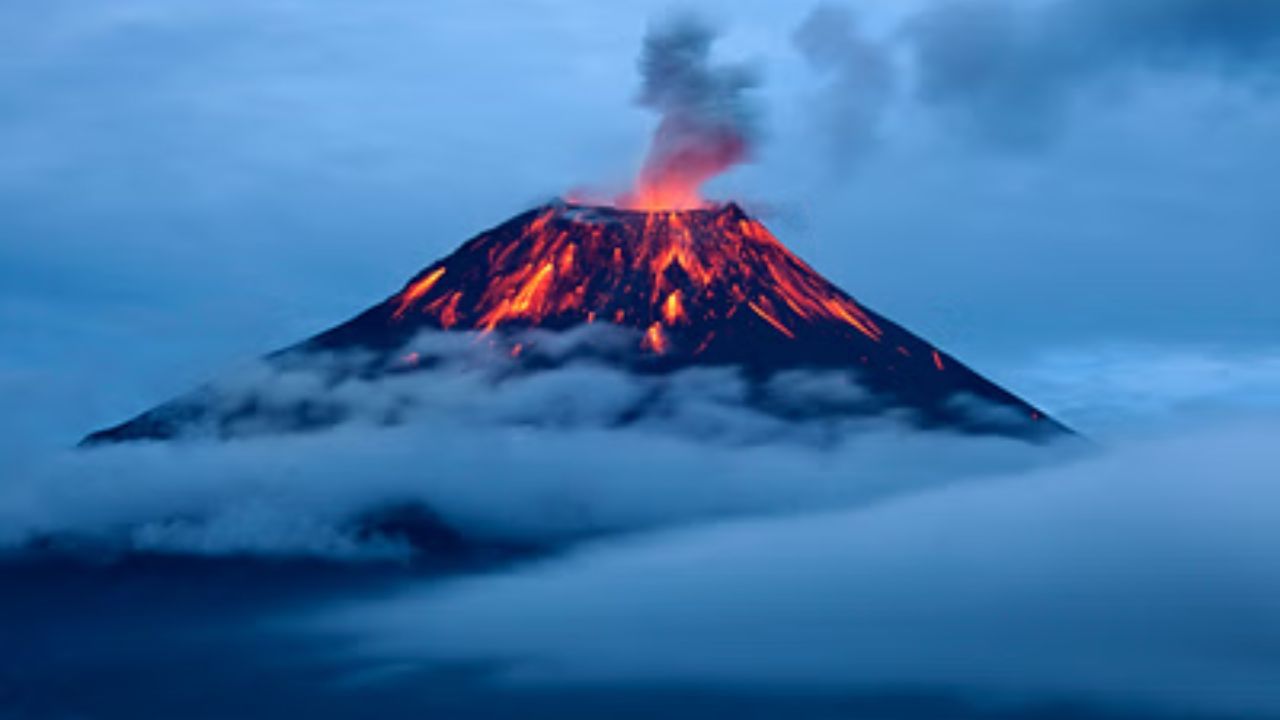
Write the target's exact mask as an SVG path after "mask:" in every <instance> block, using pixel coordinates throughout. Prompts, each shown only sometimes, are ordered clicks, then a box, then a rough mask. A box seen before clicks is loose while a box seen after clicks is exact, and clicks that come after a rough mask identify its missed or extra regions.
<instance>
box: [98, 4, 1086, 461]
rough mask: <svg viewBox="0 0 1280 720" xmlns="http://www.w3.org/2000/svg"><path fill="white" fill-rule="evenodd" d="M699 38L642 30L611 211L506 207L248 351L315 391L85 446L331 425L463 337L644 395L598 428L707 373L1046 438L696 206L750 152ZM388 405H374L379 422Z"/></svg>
mask: <svg viewBox="0 0 1280 720" xmlns="http://www.w3.org/2000/svg"><path fill="white" fill-rule="evenodd" d="M713 40H714V33H713V32H711V31H710V30H709V29H708V28H707V27H706V26H704V25H702V24H700V23H698V22H696V21H694V20H691V19H688V18H684V19H678V20H677V21H676V22H674V23H672V24H669V25H665V26H661V27H658V28H656V29H655V30H654V31H652V32H651V33H650V35H649V36H648V37H647V38H646V40H645V46H644V51H643V53H642V55H641V61H640V69H641V74H642V76H643V85H642V89H641V93H640V95H639V97H638V98H637V100H638V102H639V104H640V105H642V106H644V107H646V108H649V109H651V110H654V111H656V112H657V113H658V114H659V115H660V120H659V122H658V125H657V129H656V132H655V133H654V137H653V141H652V144H651V146H650V149H649V153H648V156H647V159H646V160H645V163H644V166H643V168H642V169H641V171H640V174H639V177H638V179H637V182H636V187H635V189H634V190H633V191H631V192H630V193H627V194H625V195H624V196H622V197H621V198H619V199H618V202H617V204H616V206H615V205H608V206H598V205H586V204H578V203H570V202H563V201H557V202H554V203H551V204H548V205H546V206H544V207H540V208H535V209H533V210H530V211H528V212H525V213H523V214H521V215H518V216H516V217H514V218H512V219H510V220H508V221H507V222H504V223H502V224H501V225H498V226H497V227H495V228H493V229H491V230H488V231H486V232H483V233H481V234H480V235H478V236H476V237H475V238H473V239H471V240H469V241H468V242H466V243H465V244H463V245H462V247H460V248H459V249H458V250H457V251H455V252H454V253H453V254H451V255H449V256H448V257H445V258H444V259H442V260H440V261H438V262H436V263H435V264H433V265H431V266H429V267H427V268H426V269H425V270H423V271H422V272H420V273H419V274H418V275H417V276H415V277H414V278H413V279H412V280H410V281H409V283H408V284H407V285H406V286H405V287H404V289H403V290H401V291H400V292H398V293H396V294H394V295H392V296H391V297H389V298H387V299H386V300H384V301H383V302H381V303H379V304H378V305H375V306H373V307H372V308H370V309H368V310H366V311H365V312H363V313H361V314H360V315H359V316H357V317H355V318H354V319H352V320H350V321H348V322H346V323H343V324H341V325H339V326H337V327H335V328H333V329H331V330H328V331H326V332H324V333H321V334H320V335H317V336H316V337H314V338H312V339H310V340H308V341H306V342H304V343H301V344H300V345H297V346H295V347H292V348H289V349H287V350H284V351H281V352H279V353H276V354H274V355H272V356H270V357H269V358H268V359H267V362H268V363H269V364H270V365H271V366H272V367H274V368H280V369H297V368H299V367H304V368H310V369H311V370H312V371H313V374H314V375H319V376H321V377H322V381H321V382H319V383H317V384H315V387H314V390H315V395H314V396H304V397H300V398H298V397H294V398H292V399H290V400H289V401H287V402H283V403H282V402H280V401H279V398H278V393H273V392H272V391H271V388H255V389H252V391H251V392H249V393H247V394H245V395H243V396H240V397H236V398H230V399H229V398H227V397H224V395H225V393H220V392H219V391H218V390H216V389H215V388H212V387H210V388H203V389H201V390H199V391H196V392H195V393H192V394H191V395H189V396H186V397H182V398H179V399H177V400H174V401H172V402H169V403H166V404H165V405H162V406H160V407H158V408H156V409H154V410H151V411H149V412H146V413H143V414H142V415H140V416H138V417H137V418H134V419H133V420H130V421H129V422H126V423H124V424H122V425H119V426H116V427H113V428H109V429H106V430H102V431H99V432H97V433H94V434H93V435H90V436H89V437H88V438H87V439H86V442H89V443H95V442H104V441H120V440H133V439H142V438H170V437H175V436H179V435H183V434H184V433H185V432H186V431H187V430H188V429H190V428H192V427H196V426H198V427H201V428H203V430H204V431H205V432H206V434H207V433H209V432H212V433H213V434H214V435H216V436H220V437H231V436H237V435H240V434H244V433H245V432H247V431H246V430H245V428H246V427H248V428H252V429H253V431H255V432H260V431H262V429H263V428H264V427H271V428H274V429H285V430H289V429H309V428H315V427H319V426H325V425H331V424H334V423H337V422H341V421H342V420H343V419H345V417H346V415H347V411H346V410H345V409H344V407H343V406H342V404H341V403H338V402H336V401H335V400H334V398H333V397H332V396H333V395H335V394H340V393H335V392H333V390H334V388H335V387H336V386H338V385H340V384H341V383H342V382H344V379H348V378H350V377H352V376H356V377H358V378H360V379H361V380H362V381H367V380H377V379H378V378H387V377H394V378H398V377H400V376H403V375H404V374H406V373H412V372H424V373H425V372H435V373H437V374H441V375H445V376H447V371H448V368H447V367H446V366H447V365H448V362H446V360H447V358H444V357H441V356H439V355H438V354H435V353H433V351H431V350H429V349H418V348H417V347H416V346H415V345H414V341H415V339H416V338H420V337H422V336H423V335H424V334H433V335H437V336H438V335H448V336H451V337H458V336H461V335H463V334H466V333H469V334H470V335H471V336H473V337H474V342H475V344H476V345H477V346H480V347H483V348H487V349H489V350H493V351H495V354H496V355H499V356H500V357H502V358H503V361H504V363H506V364H507V365H506V366H504V369H503V371H502V372H501V373H499V374H498V375H495V376H494V378H493V383H494V385H496V384H498V383H501V382H504V381H506V380H507V379H509V378H510V377H511V376H512V375H515V376H519V375H526V376H527V375H533V374H536V373H539V372H542V371H547V370H555V369H560V368H562V367H563V366H565V365H566V364H570V363H573V362H579V361H582V362H588V363H594V364H596V365H605V366H607V367H610V368H613V369H614V370H617V371H619V372H623V373H626V374H627V376H628V377H635V378H640V379H643V380H644V381H645V382H646V383H648V385H649V386H653V387H652V388H651V390H652V391H651V392H646V393H645V394H644V397H643V398H642V399H641V400H639V401H637V403H635V404H634V406H628V407H625V408H623V409H621V410H620V411H619V412H618V413H616V414H615V415H614V416H612V417H609V418H608V419H607V421H608V422H609V423H611V424H614V425H623V424H627V423H630V422H635V421H637V420H638V419H641V418H645V417H648V416H652V415H653V414H654V413H659V412H661V409H662V407H663V406H664V402H662V401H660V399H655V398H658V396H660V395H662V393H663V392H664V390H663V387H662V385H661V379H662V378H671V377H674V376H677V375H679V373H680V371H683V370H689V369H693V368H704V367H711V368H719V369H721V370H727V371H729V372H730V373H732V374H735V375H736V376H737V377H738V378H739V379H740V380H741V381H742V382H743V383H744V384H745V386H746V391H745V394H744V395H743V396H742V397H741V398H740V400H741V404H742V405H743V406H745V409H747V410H750V411H752V412H760V413H765V414H768V415H770V416H772V417H773V418H775V419H782V420H784V421H788V422H790V421H795V422H799V423H804V422H810V421H818V422H822V421H824V420H827V419H831V418H836V419H849V418H867V417H883V416H892V417H894V418H898V419H904V420H906V421H909V422H912V423H914V424H916V425H919V426H922V427H926V428H945V429H950V430H958V431H963V432H976V433H999V434H1005V435H1014V436H1019V437H1029V438H1038V437H1044V436H1048V435H1052V434H1054V433H1059V432H1063V431H1064V430H1065V429H1064V428H1063V427H1062V426H1061V425H1059V424H1057V423H1056V422H1054V421H1052V420H1049V419H1048V418H1046V417H1045V415H1044V414H1043V413H1042V412H1040V411H1039V410H1037V409H1035V408H1033V407H1032V406H1030V405H1028V404H1027V403H1025V402H1023V401H1022V400H1020V399H1018V398H1017V397H1015V396H1013V395H1012V394H1010V393H1009V392H1007V391H1005V390H1003V389H1001V388H999V387H997V386H996V385H994V384H992V383H991V382H989V381H987V380H985V379H984V378H982V377H981V376H979V375H977V374H976V373H974V372H973V371H971V370H969V369H968V368H967V367H965V366H964V365H963V364H961V363H960V362H959V361H958V360H956V359H955V358H953V357H951V356H950V355H948V354H946V353H944V352H943V351H941V350H939V349H938V348H936V347H934V346H932V345H930V344H929V343H926V342H925V341H923V340H921V339H920V338H918V337H916V336H915V335H912V334H911V333H910V332H908V331H906V330H904V329H903V328H901V327H899V326H898V325H896V324H894V323H893V322H890V321H889V320H887V319H885V318H883V317H881V316H880V315H877V314H876V313H874V312H872V311H871V310H869V309H867V308H866V307H864V306H862V305H861V304H860V303H858V302H857V301H855V300H854V299H853V298H852V297H850V296H849V295H847V294H846V293H844V292H843V291H841V290H840V289H839V288H837V287H836V286H835V285H833V284H831V283H830V282H828V281H827V280H825V279H824V278H823V277H822V276H821V275H819V274H818V273H817V272H815V271H814V270H813V269H812V268H810V267H809V266H808V265H806V264H805V263H804V262H803V261H801V260H800V259H799V258H798V257H796V256H795V255H794V254H792V253H791V252H790V251H789V250H787V248H786V247H785V246H783V244H782V243H781V242H779V241H778V240H777V239H776V238H775V237H774V236H773V234H772V233H770V232H769V230H768V229H766V228H765V226H764V225H763V224H761V223H760V222H759V221H758V220H756V219H754V218H751V217H749V216H748V215H747V214H746V213H744V212H743V211H742V209H741V208H739V207H738V206H737V205H736V204H733V203H727V204H714V203H708V202H706V201H704V200H703V199H702V197H701V194H700V188H701V186H702V184H703V183H704V182H705V181H707V180H708V179H710V178H711V177H713V176H715V175H717V174H719V173H721V172H723V171H724V170H726V169H728V168H730V167H732V166H733V165H735V164H737V163H740V162H743V161H744V160H745V159H747V158H748V157H749V150H750V140H751V138H752V136H753V132H752V120H753V118H754V116H755V113H754V111H753V110H752V109H751V108H750V103H749V102H748V98H747V94H746V91H747V90H749V89H750V88H752V87H753V86H754V85H755V84H756V79H755V74H754V73H753V72H752V71H751V70H750V68H748V67H746V66H736V65H728V66H716V65H713V64H712V63H711V61H710V51H711V45H712V41H713ZM600 329H610V330H611V331H612V335H613V336H614V338H615V339H616V338H617V337H619V336H621V337H622V338H623V342H622V343H621V344H618V343H611V344H608V345H604V346H602V345H599V344H597V343H594V342H589V341H588V340H589V339H590V338H587V335H591V333H592V332H596V333H597V334H598V331H599V330H600ZM584 333H585V334H584ZM553 338H554V339H553ZM566 344H568V345H571V346H572V347H569V348H567V349H566V347H564V346H565V345H566ZM550 346H555V352H548V349H549V347H550ZM333 356H343V357H348V358H350V357H358V358H360V360H359V361H358V362H355V363H350V362H348V363H344V364H341V366H340V367H337V368H335V367H334V366H332V365H328V366H325V367H323V368H321V369H319V370H316V369H315V368H316V364H317V363H316V362H315V359H316V358H327V357H333ZM788 373H790V374H791V375H788ZM796 373H800V374H805V373H808V374H810V375H811V376H822V378H825V379H826V380H829V379H831V377H832V376H834V377H836V379H837V380H839V383H837V384H839V385H842V386H843V387H845V388H848V387H854V388H856V389H857V392H856V393H849V392H845V393H843V394H841V393H834V394H833V393H826V394H823V393H822V392H819V393H818V395H819V396H817V397H815V396H814V394H813V393H812V392H810V393H808V394H806V395H805V396H804V397H803V398H797V397H796V396H795V395H794V393H792V392H790V391H788V390H787V384H786V383H779V382H776V381H777V380H778V378H780V377H783V378H786V377H794V375H795V374H796ZM442 382H448V379H447V377H446V378H445V379H443V380H442ZM672 384H674V383H672ZM811 385H812V384H811ZM818 385H819V386H820V387H826V386H822V385H821V383H818ZM810 389H812V387H811V388H810ZM828 389H829V388H828ZM666 391H667V392H674V393H675V394H678V392H676V391H670V389H669V388H668V389H667V390H666ZM583 392H588V391H583ZM344 397H345V396H344ZM667 400H671V401H673V402H678V401H679V400H680V398H678V397H677V398H674V399H672V398H667ZM476 401H477V402H479V398H477V399H476ZM670 404H671V402H666V403H665V405H670ZM399 415H400V413H399V411H398V409H395V408H393V409H392V410H391V411H388V412H387V414H386V418H385V422H389V423H390V422H396V421H397V418H398V417H399Z"/></svg>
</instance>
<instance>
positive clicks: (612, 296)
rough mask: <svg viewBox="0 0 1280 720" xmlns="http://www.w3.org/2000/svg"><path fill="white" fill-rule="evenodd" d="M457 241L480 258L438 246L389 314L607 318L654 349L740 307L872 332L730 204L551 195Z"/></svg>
mask: <svg viewBox="0 0 1280 720" xmlns="http://www.w3.org/2000/svg"><path fill="white" fill-rule="evenodd" d="M467 248H468V256H469V257H480V258H483V260H484V261H483V262H482V263H469V264H467V265H466V266H463V265H462V264H461V263H459V264H458V265H456V266H455V264H454V263H451V262H450V259H449V258H446V259H445V260H444V261H441V263H438V264H437V265H435V266H433V267H431V268H428V270H427V271H425V272H424V273H423V274H422V275H421V276H419V277H418V278H415V279H414V280H413V281H411V282H410V283H409V284H408V285H407V286H406V287H405V289H404V290H403V291H402V292H401V293H400V294H399V295H397V296H395V297H393V298H392V299H391V300H390V301H389V302H391V303H393V304H394V309H393V310H392V312H391V315H392V318H393V319H394V320H395V321H403V320H405V319H406V318H408V317H414V318H416V321H417V322H418V323H421V324H426V325H431V326H437V327H440V328H445V329H450V328H460V329H474V330H479V331H481V332H485V333H489V332H493V331H496V330H498V329H501V328H503V327H547V328H549V329H566V328H569V327H572V326H575V325H578V324H585V323H591V322H595V321H596V320H597V319H598V318H599V319H609V320H610V321H611V322H612V323H614V324H616V325H624V326H628V327H633V328H636V329H637V330H639V331H640V332H641V333H642V340H641V346H642V348H643V349H644V350H646V351H648V352H650V353H653V354H657V355H663V354H667V353H670V352H674V351H678V350H681V349H683V350H684V351H686V352H693V351H701V350H702V349H706V348H707V347H708V345H709V344H711V343H712V342H713V340H714V333H715V328H716V327H717V326H718V325H719V324H721V323H724V322H742V320H741V319H740V318H739V317H738V316H739V314H740V312H741V311H746V312H748V313H749V315H750V316H751V317H755V318H757V319H758V322H760V323H763V325H762V327H765V328H768V329H769V331H770V332H773V333H776V334H777V335H778V336H780V337H781V338H783V339H787V340H794V339H796V337H797V333H798V332H799V331H800V330H801V329H803V328H807V327H812V326H814V325H815V324H823V325H837V326H840V327H845V328H847V329H849V330H852V331H854V332H856V333H857V334H859V335H861V336H862V337H863V338H864V339H866V340H869V341H871V342H873V343H879V342H880V341H881V338H882V335H883V331H882V329H881V328H880V327H879V325H878V324H877V323H876V321H875V320H874V319H872V317H871V316H870V315H869V314H868V313H867V312H866V311H865V310H864V309H863V308H862V307H861V306H859V305H858V303H857V302H855V301H854V300H853V299H852V298H850V297H849V296H848V295H846V294H844V293H843V292H841V291H840V290H839V289H838V288H836V287H835V286H833V285H831V284H830V283H828V282H827V281H825V280H824V279H823V278H822V277H821V276H820V275H818V274H817V273H816V272H814V271H813V270H812V269H811V268H810V267H809V266H808V265H806V264H805V263H804V262H803V261H802V260H800V259H799V258H798V257H796V256H795V255H794V254H792V253H791V252H790V251H789V250H787V249H786V247H784V246H783V245H782V243H780V242H779V241H778V240H777V239H776V238H775V237H774V236H773V234H772V233H770V232H769V230H768V229H767V228H765V226H764V225H762V224H761V223H760V222H759V221H757V220H755V219H753V218H750V217H748V216H747V215H746V214H745V213H743V212H742V211H741V210H740V209H738V207H737V206H736V205H732V204H729V205H724V206H719V207H716V208H711V209H703V210H682V211H675V210H662V211H628V210H619V209H615V208H600V207H589V206H579V205H570V204H565V203H559V204H554V205H551V206H548V207H546V208H543V209H540V210H539V211H537V212H535V213H531V214H530V216H529V217H528V219H527V220H526V221H524V222H522V223H520V224H519V225H518V227H517V229H516V232H515V233H514V235H511V234H507V233H498V232H490V233H485V234H482V235H480V236H478V237H477V238H475V239H474V240H473V241H471V242H470V243H468V245H467Z"/></svg>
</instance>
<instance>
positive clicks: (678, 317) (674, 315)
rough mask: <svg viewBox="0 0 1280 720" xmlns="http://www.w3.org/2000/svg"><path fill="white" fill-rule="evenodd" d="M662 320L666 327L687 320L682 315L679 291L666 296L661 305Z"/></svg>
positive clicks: (682, 308)
mask: <svg viewBox="0 0 1280 720" xmlns="http://www.w3.org/2000/svg"><path fill="white" fill-rule="evenodd" d="M662 319H663V321H664V322H666V323H667V324H668V325H675V324H676V323H677V322H680V321H683V320H687V319H688V318H687V317H686V316H685V314H684V304H683V303H681V302H680V291H679V290H676V291H675V292H673V293H671V294H670V295H668V296H667V300H666V302H664V303H662Z"/></svg>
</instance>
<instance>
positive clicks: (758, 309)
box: [747, 300, 796, 340]
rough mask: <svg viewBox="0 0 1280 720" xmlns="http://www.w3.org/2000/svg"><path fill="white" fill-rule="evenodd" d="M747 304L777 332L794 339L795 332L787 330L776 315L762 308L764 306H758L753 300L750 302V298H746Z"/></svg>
mask: <svg viewBox="0 0 1280 720" xmlns="http://www.w3.org/2000/svg"><path fill="white" fill-rule="evenodd" d="M747 305H748V307H750V308H751V310H752V312H754V313H755V314H757V315H759V316H760V317H761V318H762V319H763V320H764V321H765V322H767V323H769V324H770V325H772V326H773V327H774V329H775V330H777V331H778V332H780V333H782V334H783V335H786V336H787V337H789V338H791V339H792V340H794V339H795V337H796V336H795V333H793V332H791V331H790V330H788V329H787V326H786V325H783V324H782V323H781V322H780V321H779V320H778V318H776V317H774V316H772V315H770V314H769V313H768V312H767V311H765V309H764V308H762V307H760V306H759V305H757V304H755V303H754V302H752V301H750V300H748V301H747Z"/></svg>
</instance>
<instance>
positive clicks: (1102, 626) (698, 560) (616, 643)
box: [316, 415, 1280, 715]
mask: <svg viewBox="0 0 1280 720" xmlns="http://www.w3.org/2000/svg"><path fill="white" fill-rule="evenodd" d="M1277 431H1280V419H1277V418H1276V417H1275V416H1274V415H1272V416H1269V417H1263V418H1256V419H1253V420H1251V421H1247V422H1244V421H1242V422H1236V423H1233V424H1229V425H1225V426H1216V427H1209V428H1201V429H1198V430H1195V431H1182V432H1178V433H1171V434H1165V435H1161V436H1159V437H1151V438H1148V439H1147V440H1145V441H1143V442H1137V443H1133V444H1130V445H1126V446H1125V447H1121V448H1115V449H1112V450H1110V451H1108V452H1105V453H1102V454H1100V455H1097V456H1094V457H1090V458H1088V459H1083V460H1080V461H1077V462H1072V463H1068V464H1065V465H1062V466H1057V467H1052V468H1046V469H1038V470H1033V471H1029V472H1023V473H1017V474H1011V475H1008V476H1005V477H1002V478H997V479H989V480H985V481H983V482H977V483H974V482H967V483H956V484H948V485H945V486H942V487H937V488H934V489H932V490H929V491H926V492H922V493H918V494H914V495H910V496H907V497H899V498H896V499H892V500H889V501H886V502H882V503H877V504H874V505H870V506H866V507H861V508H856V509H845V510H827V511H824V512H821V513H816V514H803V515H797V516H791V517H787V518H780V519H769V520H750V521H735V522H723V523H712V524H704V525H701V526H699V527H697V528H694V529H688V530H678V531H671V532H663V533H658V534H652V535H646V536H643V537H640V538H635V539H630V540H625V541H611V542H602V543H598V544H594V545H592V546H589V547H586V548H582V549H580V550H578V551H576V552H574V553H572V554H571V555H570V556H569V557H566V558H562V559H560V560H558V561H556V562H553V563H548V564H544V565H539V566H536V567H532V568H528V569H524V570H520V571H517V572H512V573H505V574H497V575H493V576H487V577H479V578H473V579H465V580H459V581H456V582H453V583H449V584H447V585H445V586H443V587H442V586H432V587H429V588H424V589H419V590H409V591H405V592H403V593H400V594H398V595H397V596H396V597H394V598H393V599H390V600H378V601H375V602H365V603H361V604H356V605H354V606H347V607H342V608H340V609H337V610H333V611H331V612H327V613H325V614H324V615H322V616H321V619H320V620H318V621H316V624H317V627H319V628H321V629H322V631H324V632H331V633H339V634H341V633H347V634H350V635H351V636H353V637H354V638H355V640H356V644H355V649H354V650H353V652H354V653H356V654H358V656H359V657H361V658H362V659H364V660H366V661H367V662H369V663H371V664H376V663H379V662H393V661H394V662H398V663H404V662H422V663H429V662H441V661H445V660H448V661H452V662H458V661H461V660H470V661H480V660H484V661H487V662H490V663H492V664H493V666H494V667H495V668H496V669H495V671H494V675H495V682H496V683H498V684H499V685H505V686H511V685H514V686H524V687H527V686H535V687H536V686H552V687H555V686H562V685H570V686H572V685H581V684H587V685H591V684H600V685H617V684H620V683H621V684H633V685H634V686H637V687H644V686H647V685H699V684H707V685H711V686H729V687H769V688H773V689H774V690H779V689H785V688H791V689H792V690H796V689H800V690H802V691H806V690H807V691H809V692H816V693H819V694H821V693H823V692H832V691H834V690H836V689H841V688H843V689H845V690H848V689H849V688H859V689H862V690H864V691H865V690H868V689H874V688H887V687H916V688H945V689H948V690H952V691H960V692H961V693H962V694H965V695H969V696H978V697H983V698H987V702H989V703H994V704H995V705H996V706H998V705H999V704H1000V703H1002V702H1003V703H1011V704H1015V705H1016V704H1017V703H1025V702H1028V701H1031V700H1034V699H1039V700H1051V699H1053V698H1074V699H1082V698H1087V699H1089V700H1092V701H1094V702H1097V703H1099V704H1100V705H1102V706H1107V705H1110V706H1112V707H1124V708H1128V709H1129V710H1128V711H1129V712H1140V711H1147V712H1156V711H1165V712H1178V713H1184V712H1208V713H1222V714H1225V715H1234V714H1255V713H1257V714H1265V715H1270V714H1273V713H1277V712H1280V687H1277V685H1276V683H1275V677H1276V676H1275V669H1276V667H1277V664H1278V663H1280V563H1278V562H1277V561H1276V557H1275V554H1274V553H1273V552H1271V550H1270V548H1273V547H1275V546H1276V544H1277V543H1280V524H1277V523H1276V513H1275V507H1277V502H1278V501H1280V489H1277V487H1276V485H1275V479H1276V478H1277V477H1280V450H1277V448H1276V446H1275V442H1274V438H1275V437H1276V433H1277ZM878 467H880V468H887V467H888V466H886V465H878Z"/></svg>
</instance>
